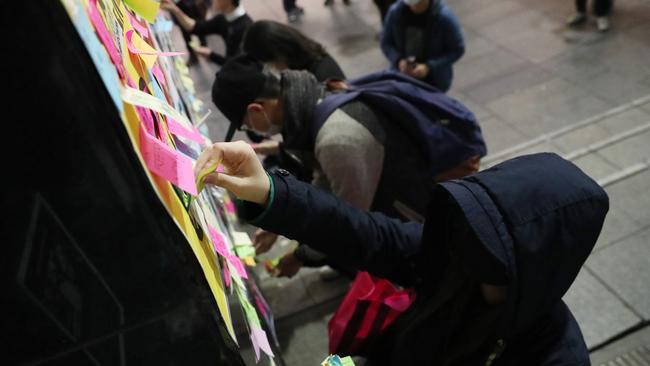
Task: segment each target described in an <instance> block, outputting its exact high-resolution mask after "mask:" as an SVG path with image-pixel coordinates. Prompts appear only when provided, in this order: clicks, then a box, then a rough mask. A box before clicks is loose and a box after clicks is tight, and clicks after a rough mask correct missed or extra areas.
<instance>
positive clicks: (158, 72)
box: [151, 64, 166, 85]
mask: <svg viewBox="0 0 650 366" xmlns="http://www.w3.org/2000/svg"><path fill="white" fill-rule="evenodd" d="M151 72H152V73H153V74H154V76H155V77H156V79H158V83H159V84H160V85H164V84H165V83H166V81H165V73H163V72H162V70H161V69H160V67H158V64H155V65H153V67H152V68H151Z"/></svg>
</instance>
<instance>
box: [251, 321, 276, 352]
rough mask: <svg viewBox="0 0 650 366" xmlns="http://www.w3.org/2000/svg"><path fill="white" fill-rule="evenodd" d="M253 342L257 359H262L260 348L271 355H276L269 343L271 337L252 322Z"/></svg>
mask: <svg viewBox="0 0 650 366" xmlns="http://www.w3.org/2000/svg"><path fill="white" fill-rule="evenodd" d="M251 342H253V350H255V360H256V361H259V360H260V349H261V350H262V351H264V353H266V354H267V355H268V356H269V357H274V356H273V351H272V350H271V345H270V344H269V339H268V338H267V337H266V332H265V331H264V330H263V329H262V328H260V327H258V326H256V325H253V324H251Z"/></svg>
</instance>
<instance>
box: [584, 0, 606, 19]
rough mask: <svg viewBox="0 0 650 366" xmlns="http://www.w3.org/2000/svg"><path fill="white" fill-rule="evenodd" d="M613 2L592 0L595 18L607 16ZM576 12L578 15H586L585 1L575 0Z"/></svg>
mask: <svg viewBox="0 0 650 366" xmlns="http://www.w3.org/2000/svg"><path fill="white" fill-rule="evenodd" d="M612 3H613V0H594V13H595V14H596V16H597V17H602V16H605V15H609V13H610V12H611V11H612ZM576 10H577V11H578V12H579V13H584V14H586V13H587V0H576Z"/></svg>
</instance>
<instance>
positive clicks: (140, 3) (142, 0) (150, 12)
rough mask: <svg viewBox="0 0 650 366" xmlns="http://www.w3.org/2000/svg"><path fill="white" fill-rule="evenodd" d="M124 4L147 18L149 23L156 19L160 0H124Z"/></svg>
mask: <svg viewBox="0 0 650 366" xmlns="http://www.w3.org/2000/svg"><path fill="white" fill-rule="evenodd" d="M124 4H126V6H128V7H129V8H131V10H133V11H135V12H136V13H137V14H138V15H140V16H141V17H143V18H144V19H146V20H147V21H148V22H149V23H152V24H153V23H154V22H155V21H156V14H157V13H158V8H159V7H160V2H159V1H153V0H124Z"/></svg>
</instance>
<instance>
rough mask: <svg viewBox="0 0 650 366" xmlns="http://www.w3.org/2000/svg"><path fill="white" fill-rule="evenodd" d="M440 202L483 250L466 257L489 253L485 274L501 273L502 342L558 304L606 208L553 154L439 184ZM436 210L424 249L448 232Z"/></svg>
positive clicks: (588, 182)
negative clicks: (451, 207) (456, 213)
mask: <svg viewBox="0 0 650 366" xmlns="http://www.w3.org/2000/svg"><path fill="white" fill-rule="evenodd" d="M441 200H446V201H451V202H452V203H453V204H457V205H458V207H459V208H460V209H461V212H462V214H463V215H464V217H465V218H466V220H467V223H468V224H469V226H470V228H471V230H472V231H473V233H474V234H475V237H476V238H477V239H478V240H476V241H474V242H475V244H474V245H480V246H481V247H480V250H479V251H470V252H471V253H485V254H482V255H481V256H489V258H487V259H488V261H487V262H490V263H492V264H491V265H488V266H485V267H484V268H482V270H483V271H485V270H486V269H487V270H488V271H491V270H495V271H496V270H499V271H503V272H504V274H505V276H506V283H507V287H508V297H507V300H506V309H507V316H506V318H505V319H506V320H505V321H504V323H503V328H502V329H503V330H502V331H503V333H502V336H503V337H513V336H515V335H517V334H520V333H524V332H526V331H528V330H529V329H530V327H531V326H533V325H534V324H535V322H536V321H537V320H540V319H542V318H543V317H544V316H545V314H547V313H549V312H550V311H551V310H552V309H553V308H555V307H556V306H557V305H558V303H559V302H560V301H561V298H562V296H563V295H564V294H565V293H566V291H567V290H568V289H569V287H570V286H571V284H572V283H573V281H574V280H575V278H576V276H577V274H578V272H579V270H580V268H581V266H582V265H583V263H584V262H585V260H586V259H587V256H588V255H589V253H590V252H591V250H592V248H593V246H594V244H595V243H596V239H597V238H598V235H599V234H600V231H601V228H602V225H603V221H604V219H605V215H606V213H607V211H608V208H609V200H608V197H607V194H606V193H605V191H604V190H603V189H602V188H601V187H600V186H599V185H598V184H597V183H596V182H594V181H593V180H592V179H591V178H590V177H588V176H587V175H586V174H585V173H583V172H582V171H581V170H580V169H579V168H577V167H576V166H575V165H573V164H572V163H571V162H569V161H567V160H564V159H562V158H561V157H559V156H557V155H555V154H551V153H542V154H534V155H527V156H522V157H518V158H515V159H512V160H508V161H506V162H504V163H501V164H499V165H496V166H494V167H492V168H490V169H487V170H484V171H481V172H479V173H477V174H475V175H473V176H470V177H467V178H463V179H459V180H452V181H448V182H445V183H442V184H439V185H438V186H437V187H436V191H435V193H434V198H433V202H440V201H441ZM441 207H443V209H444V205H436V204H433V205H431V207H430V209H429V213H428V217H427V220H428V221H427V224H425V229H424V236H423V250H424V251H425V252H426V251H427V250H432V249H431V248H432V247H435V246H434V245H428V246H427V243H431V239H430V238H431V236H432V235H437V236H438V237H439V235H438V234H434V233H440V231H441V230H444V229H445V228H443V227H440V226H441V225H440V224H441V223H444V222H445V221H444V220H442V221H441V220H437V219H436V217H442V216H443V215H444V212H440V211H441ZM443 225H444V224H443ZM433 242H435V241H433ZM427 248H429V249H427ZM424 254H425V255H426V253H424ZM431 254H433V253H429V255H426V257H429V258H431V257H432V256H431ZM475 259H476V258H475ZM478 259H479V260H481V261H482V259H481V258H478ZM494 263H496V264H497V265H496V266H495V265H494ZM483 275H485V273H484V274H483ZM499 276H501V274H495V277H497V278H498V277H499Z"/></svg>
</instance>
